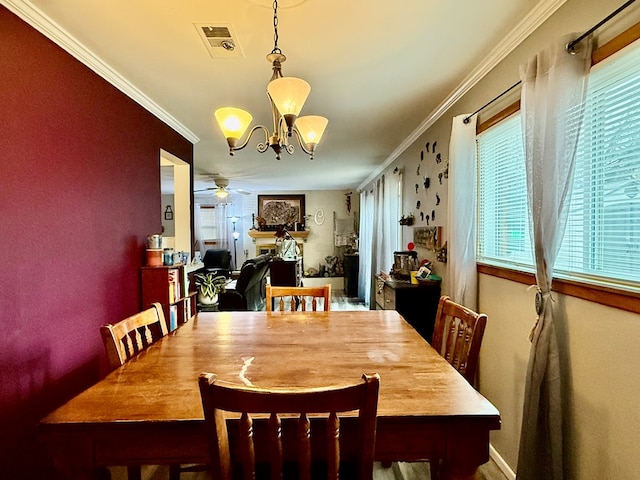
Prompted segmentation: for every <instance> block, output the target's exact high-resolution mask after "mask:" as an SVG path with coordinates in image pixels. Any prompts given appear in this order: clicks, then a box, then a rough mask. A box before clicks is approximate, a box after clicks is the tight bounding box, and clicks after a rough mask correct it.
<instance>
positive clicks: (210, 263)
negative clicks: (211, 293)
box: [202, 248, 231, 278]
mask: <svg viewBox="0 0 640 480" xmlns="http://www.w3.org/2000/svg"><path fill="white" fill-rule="evenodd" d="M202 263H204V271H205V272H206V273H213V274H215V275H224V276H225V277H227V278H229V276H230V275H231V252H230V251H229V250H216V249H212V248H210V249H208V250H207V251H206V252H205V253H204V258H203V259H202Z"/></svg>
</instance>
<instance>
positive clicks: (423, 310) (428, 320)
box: [374, 275, 440, 342]
mask: <svg viewBox="0 0 640 480" xmlns="http://www.w3.org/2000/svg"><path fill="white" fill-rule="evenodd" d="M374 282H375V289H376V310H396V311H397V312H398V313H399V314H400V315H402V317H403V318H404V319H405V320H406V321H407V322H409V323H410V324H411V326H412V327H413V328H415V329H416V331H417V332H418V333H419V334H420V335H422V337H423V338H424V339H425V340H426V341H427V342H431V337H432V335H433V324H434V323H435V319H436V312H437V310H438V301H439V300H440V282H439V281H432V282H428V283H419V284H413V283H410V282H402V281H398V280H386V281H385V280H384V279H382V278H381V277H379V276H378V275H376V276H375V277H374Z"/></svg>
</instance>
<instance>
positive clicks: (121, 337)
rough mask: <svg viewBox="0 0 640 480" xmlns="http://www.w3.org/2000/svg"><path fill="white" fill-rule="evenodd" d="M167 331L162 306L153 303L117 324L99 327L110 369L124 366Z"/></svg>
mask: <svg viewBox="0 0 640 480" xmlns="http://www.w3.org/2000/svg"><path fill="white" fill-rule="evenodd" d="M167 331H168V330H167V323H166V321H165V318H164V313H163V312H162V305H160V304H159V303H153V304H151V307H150V308H148V309H146V310H144V311H142V312H139V313H136V314H134V315H132V316H130V317H128V318H125V319H124V320H121V321H120V322H118V323H115V324H111V325H103V326H102V327H100V335H102V342H103V343H104V348H105V350H106V351H107V357H108V359H109V365H110V366H111V369H112V370H113V369H116V368H118V367H120V366H121V365H124V364H125V363H126V362H127V360H129V359H131V358H132V357H134V356H136V355H137V354H138V353H140V352H141V351H142V350H144V349H145V348H147V347H148V346H149V345H151V344H152V343H153V342H155V341H156V340H158V339H159V338H161V337H164V336H165V335H166V334H167Z"/></svg>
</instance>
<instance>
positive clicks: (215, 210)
mask: <svg viewBox="0 0 640 480" xmlns="http://www.w3.org/2000/svg"><path fill="white" fill-rule="evenodd" d="M200 221H201V229H202V238H203V240H204V243H205V245H208V246H217V247H219V248H222V246H223V244H224V239H225V235H226V232H225V231H223V230H224V228H223V227H224V225H225V221H226V209H225V207H224V206H221V205H201V206H200Z"/></svg>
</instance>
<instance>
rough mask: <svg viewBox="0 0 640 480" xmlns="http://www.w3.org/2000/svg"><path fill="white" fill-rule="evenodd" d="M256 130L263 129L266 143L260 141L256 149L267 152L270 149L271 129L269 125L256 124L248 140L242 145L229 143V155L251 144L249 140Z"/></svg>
mask: <svg viewBox="0 0 640 480" xmlns="http://www.w3.org/2000/svg"><path fill="white" fill-rule="evenodd" d="M256 130H262V131H263V132H264V143H263V142H261V143H258V145H257V146H256V150H258V152H260V153H264V152H266V151H267V150H268V149H269V130H267V127H265V126H263V125H256V126H255V127H253V128H252V129H251V130H250V131H249V134H248V135H247V138H246V140H245V141H244V142H242V144H241V145H239V146H236V145H229V155H231V156H233V152H235V151H237V150H242V149H243V148H244V147H246V146H247V145H248V144H249V140H251V136H252V135H253V133H254V132H255V131H256Z"/></svg>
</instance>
